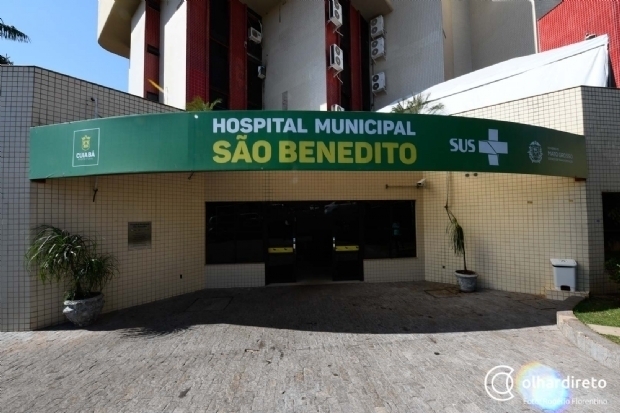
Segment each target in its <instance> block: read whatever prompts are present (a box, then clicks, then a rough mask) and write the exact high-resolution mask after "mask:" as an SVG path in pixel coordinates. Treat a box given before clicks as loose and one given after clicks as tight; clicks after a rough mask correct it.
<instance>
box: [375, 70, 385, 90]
mask: <svg viewBox="0 0 620 413" xmlns="http://www.w3.org/2000/svg"><path fill="white" fill-rule="evenodd" d="M381 92H385V72H381V73H377V74H376V75H373V76H372V93H373V94H375V95H376V94H379V93H381Z"/></svg>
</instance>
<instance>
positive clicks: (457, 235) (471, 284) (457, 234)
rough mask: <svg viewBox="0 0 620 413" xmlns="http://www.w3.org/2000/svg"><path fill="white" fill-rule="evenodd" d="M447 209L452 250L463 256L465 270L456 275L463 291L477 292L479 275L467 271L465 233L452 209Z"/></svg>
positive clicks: (458, 271) (455, 273)
mask: <svg viewBox="0 0 620 413" xmlns="http://www.w3.org/2000/svg"><path fill="white" fill-rule="evenodd" d="M445 208H446V212H447V213H448V218H449V219H450V223H449V224H448V228H447V230H446V232H447V233H448V234H449V235H450V242H451V244H452V249H453V250H454V253H455V254H456V255H457V256H461V255H462V256H463V269H462V270H456V271H455V272H454V275H456V279H457V280H458V282H459V288H460V290H461V291H463V292H466V293H469V292H473V291H476V285H477V282H478V274H476V273H475V272H474V271H470V270H468V269H467V257H466V255H465V232H464V231H463V227H461V225H460V224H459V222H458V220H457V219H456V217H455V216H454V214H453V213H452V211H450V208H448V206H447V205H446V207H445Z"/></svg>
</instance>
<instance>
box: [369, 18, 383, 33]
mask: <svg viewBox="0 0 620 413" xmlns="http://www.w3.org/2000/svg"><path fill="white" fill-rule="evenodd" d="M384 34H385V21H384V20H383V16H377V17H375V18H374V19H372V20H371V21H370V37H372V38H373V39H376V38H377V37H380V36H383V35H384Z"/></svg>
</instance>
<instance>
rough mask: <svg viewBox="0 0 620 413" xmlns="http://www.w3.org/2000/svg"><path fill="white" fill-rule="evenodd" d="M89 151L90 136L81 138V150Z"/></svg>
mask: <svg viewBox="0 0 620 413" xmlns="http://www.w3.org/2000/svg"><path fill="white" fill-rule="evenodd" d="M89 149H90V136H88V135H84V136H82V150H83V151H87V150H89Z"/></svg>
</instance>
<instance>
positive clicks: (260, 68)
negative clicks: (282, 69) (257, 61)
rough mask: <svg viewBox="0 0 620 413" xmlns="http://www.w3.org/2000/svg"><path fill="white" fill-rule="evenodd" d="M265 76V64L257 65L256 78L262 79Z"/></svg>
mask: <svg viewBox="0 0 620 413" xmlns="http://www.w3.org/2000/svg"><path fill="white" fill-rule="evenodd" d="M266 77H267V68H266V67H265V66H258V78H259V79H264V78H266Z"/></svg>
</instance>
